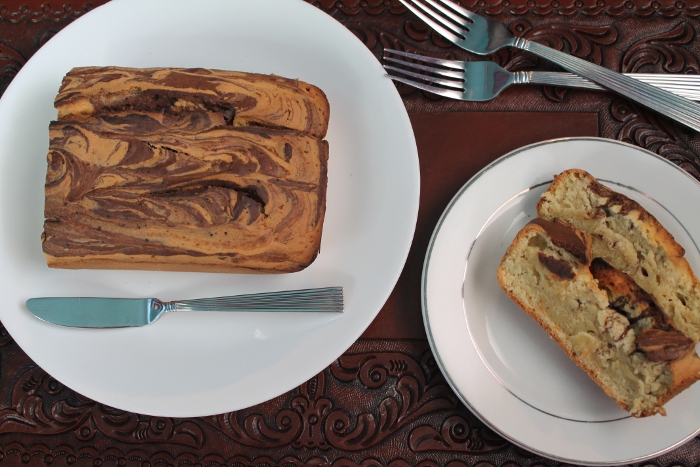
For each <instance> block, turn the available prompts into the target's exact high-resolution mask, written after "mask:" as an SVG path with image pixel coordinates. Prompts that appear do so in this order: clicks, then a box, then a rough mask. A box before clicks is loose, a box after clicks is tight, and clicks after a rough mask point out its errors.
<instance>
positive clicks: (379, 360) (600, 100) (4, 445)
mask: <svg viewBox="0 0 700 467" xmlns="http://www.w3.org/2000/svg"><path fill="white" fill-rule="evenodd" d="M290 1H291V0H290ZM102 3H104V0H99V1H95V2H92V3H86V2H83V1H76V2H71V3H61V2H51V3H41V2H39V1H35V0H28V1H12V2H9V1H5V2H4V3H3V4H2V5H0V91H2V90H4V89H5V87H6V86H7V85H8V84H9V82H10V81H11V80H12V79H13V77H14V76H15V75H16V74H17V72H18V71H19V69H20V68H21V67H22V66H23V65H24V63H25V62H26V61H27V60H28V59H29V58H30V57H31V55H32V54H33V53H34V52H35V51H36V50H37V49H38V48H39V47H41V46H42V45H43V44H44V43H46V41H48V40H49V39H50V38H51V37H52V36H53V35H55V34H56V33H57V32H58V31H59V30H60V29H61V28H63V27H65V26H66V25H67V24H69V23H70V22H71V21H73V20H75V19H76V18H78V17H80V16H82V15H83V14H85V13H87V12H89V10H90V9H92V8H95V7H97V6H99V5H101V4H102ZM311 3H312V4H314V5H315V6H317V7H318V8H320V9H322V10H323V11H325V12H326V13H328V14H329V15H331V16H333V17H334V18H335V19H337V20H338V21H339V22H341V23H342V24H343V25H344V26H345V27H347V28H348V29H350V30H351V31H352V32H353V33H355V35H356V36H357V37H358V38H359V39H360V40H361V41H362V42H363V43H364V44H365V45H366V46H367V47H368V48H369V49H371V50H372V51H373V52H374V53H375V55H377V57H379V56H380V55H381V50H382V49H383V48H384V47H391V48H398V49H402V50H407V51H417V52H420V53H424V54H430V55H434V56H438V57H445V58H459V59H474V58H475V57H472V56H470V55H469V54H467V53H465V52H463V51H461V50H459V49H457V48H456V47H453V46H452V45H451V44H449V43H447V42H445V41H444V40H443V39H441V38H440V37H439V36H437V35H436V34H433V33H431V31H430V30H429V29H428V28H427V27H426V25H425V24H423V23H422V22H420V21H418V20H417V19H416V18H415V17H414V16H413V15H412V14H410V13H409V12H407V11H406V10H405V9H404V8H403V7H402V6H401V5H400V3H398V1H397V0H363V1H360V0H333V1H331V0H319V1H312V2H311ZM461 3H462V4H463V5H464V6H466V7H467V8H469V9H472V10H474V11H476V12H478V13H481V14H484V15H487V16H489V17H492V18H495V19H498V20H500V21H503V22H504V23H505V24H507V25H508V27H509V28H510V29H511V31H513V32H514V33H515V34H516V35H518V36H524V37H527V38H529V39H533V40H537V41H539V42H543V43H546V44H548V45H550V46H552V47H555V48H558V49H561V50H565V51H567V52H569V53H572V54H574V55H577V56H579V57H582V58H585V59H586V60H589V61H592V62H595V63H600V64H603V65H605V66H607V67H609V68H611V69H614V70H618V71H623V72H657V73H693V74H697V73H699V72H700V61H699V60H700V59H699V57H700V45H699V43H698V39H697V35H698V32H699V31H700V24H699V19H700V0H464V1H462V2H461ZM192 8H197V2H195V1H192ZM488 58H489V59H491V60H494V61H496V62H498V63H500V64H501V65H502V66H504V67H506V68H508V69H510V70H526V69H539V70H549V69H553V67H552V66H551V65H549V64H547V63H545V62H541V61H540V60H538V59H537V58H536V57H534V56H532V55H529V54H527V53H525V52H522V51H518V50H501V51H499V52H498V53H497V54H494V55H493V56H491V57H488ZM399 91H400V92H401V94H402V96H403V98H404V102H405V105H406V108H407V109H408V111H409V113H410V116H411V122H412V123H413V126H414V131H415V135H416V141H417V144H418V149H419V155H420V166H421V183H422V185H421V202H420V211H419V216H418V225H417V228H416V236H415V240H414V243H413V247H412V249H411V252H410V254H409V258H408V261H407V265H406V268H405V269H404V272H403V274H402V276H401V278H400V279H399V282H398V284H397V286H396V288H395V290H394V292H393V293H392V295H391V297H390V299H389V301H388V302H387V304H386V305H385V307H384V308H383V309H382V311H381V312H380V314H379V316H378V317H377V319H376V320H375V321H374V322H373V323H372V325H371V326H370V327H369V329H368V330H367V331H366V332H365V334H364V335H363V338H362V339H360V340H358V341H357V342H356V343H355V344H354V345H353V346H352V347H351V348H350V349H348V351H347V352H346V353H345V354H344V355H343V356H341V357H340V358H338V360H336V362H335V363H333V365H331V366H330V367H329V368H327V369H326V370H324V371H323V372H321V373H320V374H318V375H317V376H316V377H314V378H313V379H311V380H310V381H308V382H307V383H305V384H304V385H302V386H301V387H299V388H297V389H295V390H293V391H291V392H289V393H287V394H283V395H281V396H279V397H277V398H275V399H273V400H271V401H268V402H266V403H264V404H261V405H259V406H256V407H251V408H249V409H245V410H241V411H238V412H233V413H227V414H221V415H218V416H213V417H201V418H193V419H177V418H160V417H149V416H143V415H138V414H132V413H126V412H122V411H119V410H115V409H113V408H110V407H106V406H103V405H101V404H98V403H96V402H94V401H91V400H89V399H86V398H84V397H81V396H80V395H78V394H76V393H75V392H73V391H72V390H70V389H69V388H66V387H65V386H63V385H62V384H61V383H60V382H59V381H57V380H55V379H54V378H52V377H51V376H50V375H48V374H46V373H45V372H44V371H43V370H42V369H41V368H38V367H37V366H36V365H35V364H34V363H33V362H32V361H31V360H29V358H28V357H27V356H26V355H25V354H24V353H23V352H22V350H21V349H19V347H18V346H17V345H16V344H15V343H14V342H13V340H12V338H11V336H9V335H8V334H7V332H6V331H5V330H4V328H0V465H30V466H45V465H52V466H53V465H57V466H64V465H73V466H95V467H100V466H105V467H107V466H110V467H111V466H119V467H124V466H130V467H132V466H133V467H135V466H139V467H149V466H153V467H155V466H162V467H166V466H223V465H226V466H237V467H248V466H256V467H299V466H302V465H304V466H307V465H308V466H333V467H359V466H362V467H385V466H390V467H464V466H476V465H478V466H483V467H487V466H499V467H500V466H504V467H505V466H507V467H511V466H512V467H515V466H536V465H538V466H539V465H548V466H554V465H556V464H558V463H557V462H554V461H551V460H547V459H543V458H541V457H538V456H535V455H533V454H531V453H528V452H527V451H524V450H522V449H519V448H517V447H515V446H514V445H512V444H510V443H508V442H506V441H504V440H503V439H501V438H500V437H499V436H497V435H496V434H494V433H493V432H491V431H490V430H489V429H487V428H485V427H484V426H483V425H482V424H481V423H480V422H479V421H478V420H477V419H476V418H475V417H474V416H473V415H472V414H471V413H470V412H469V411H467V410H466V408H464V406H462V405H461V404H460V403H459V401H458V400H457V398H456V397H455V395H454V394H453V392H452V391H451V390H450V389H449V387H448V386H447V385H446V383H445V381H444V379H443V378H442V376H441V375H440V372H439V370H438V369H437V367H436V364H435V360H434V359H433V357H432V355H431V353H430V350H429V347H428V344H427V341H426V340H425V332H424V330H423V327H422V321H421V317H420V302H419V300H420V293H419V281H420V274H421V265H422V261H423V255H424V253H425V249H426V247H427V242H428V239H429V237H430V234H431V233H432V229H433V227H434V225H435V223H436V221H437V219H438V217H439V216H440V214H441V212H442V209H443V208H444V207H445V206H446V204H447V203H448V201H449V200H450V198H451V197H452V196H453V194H454V193H455V192H456V191H457V190H458V189H459V187H460V186H462V185H463V184H464V183H465V182H466V181H467V180H468V179H469V177H471V176H472V175H473V174H474V173H476V172H477V171H478V170H480V169H481V168H482V167H484V166H485V165H486V164H487V163H489V162H490V161H492V160H494V159H496V158H498V157H500V156H501V155H503V154H505V153H507V152H508V151H510V150H513V149H516V148H518V147H520V146H523V145H525V144H529V143H533V142H537V141H541V140H545V139H549V138H555V137H562V136H585V135H599V136H603V137H606V138H612V139H617V140H621V141H626V142H629V143H632V144H635V145H637V146H640V147H643V148H646V149H649V150H651V151H653V152H656V153H658V154H661V155H662V156H664V157H666V158H668V159H669V160H672V161H673V162H675V163H676V164H678V165H680V166H681V167H683V168H685V169H686V170H688V171H689V172H690V173H691V174H692V175H694V176H695V177H696V178H700V158H699V157H698V156H699V155H700V135H698V134H697V133H692V132H690V131H688V130H685V129H684V128H682V127H679V126H678V125H675V124H673V123H672V122H670V121H668V120H666V119H664V118H661V117H659V116H658V115H656V114H654V113H653V112H648V111H645V110H643V109H641V108H639V107H638V106H636V105H635V104H633V103H630V102H628V101H627V100H625V99H622V98H618V97H615V96H613V95H611V94H607V93H596V92H588V91H572V90H565V89H558V88H551V87H541V86H531V87H519V88H517V89H516V88H510V89H508V90H506V91H505V92H504V93H503V94H502V95H501V96H499V97H498V98H497V99H495V100H493V101H491V102H486V103H465V102H458V101H448V100H445V99H439V98H435V97H434V96H430V95H427V94H424V93H422V92H419V91H415V90H413V89H410V88H408V87H404V86H399ZM630 170H634V167H630ZM696 202H697V201H696V200H688V203H693V204H695V203H696ZM644 464H647V465H655V466H672V465H698V464H700V439H693V440H691V441H690V442H689V443H688V444H686V445H685V446H683V447H681V448H679V449H677V450H675V451H672V452H670V453H668V454H665V455H663V456H661V457H659V458H656V459H653V460H651V461H648V462H645V463H644Z"/></svg>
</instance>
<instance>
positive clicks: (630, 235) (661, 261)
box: [537, 169, 700, 343]
mask: <svg viewBox="0 0 700 467" xmlns="http://www.w3.org/2000/svg"><path fill="white" fill-rule="evenodd" d="M537 214H538V216H539V217H541V218H543V219H549V220H553V219H559V220H562V221H565V222H568V223H571V224H572V225H573V226H575V227H576V228H577V229H579V230H581V231H582V232H585V233H587V234H589V235H591V237H592V240H593V256H594V257H597V258H602V259H604V260H605V261H606V262H607V263H609V264H610V265H612V266H613V267H615V268H616V269H619V270H620V271H622V272H624V273H626V274H628V275H629V276H630V278H632V280H633V281H634V282H635V283H636V284H637V285H639V286H640V287H641V288H642V289H644V290H645V291H646V292H648V293H649V294H650V295H651V296H652V297H654V300H655V301H656V302H657V303H658V305H659V307H660V308H661V310H663V312H664V314H665V315H667V316H668V317H669V319H670V320H671V322H672V323H673V325H674V326H675V327H676V328H678V329H679V330H680V331H682V332H683V333H684V334H686V335H687V336H689V337H690V338H692V339H693V341H695V342H696V343H697V342H700V283H699V282H698V279H697V277H696V276H695V274H694V273H693V271H692V269H691V268H690V265H689V264H688V261H687V260H686V259H685V258H684V254H685V250H684V249H683V247H681V246H680V245H679V244H678V243H677V242H676V240H675V239H674V238H673V236H672V235H671V234H670V233H669V232H668V231H667V230H666V229H665V228H664V227H663V226H662V225H661V224H660V223H659V222H658V221H657V220H656V219H655V218H654V217H653V216H652V215H651V214H649V213H648V212H647V211H646V210H645V209H644V208H643V207H642V206H640V205H639V203H637V202H636V201H633V200H631V199H629V198H627V197H626V196H624V195H622V194H620V193H617V192H615V191H613V190H611V189H609V188H607V187H606V186H604V185H602V184H600V183H599V182H598V181H596V180H595V178H593V177H592V176H591V175H590V174H589V173H587V172H585V171H583V170H579V169H572V170H567V171H565V172H562V173H561V174H559V175H557V176H556V177H555V179H554V181H553V182H552V184H551V186H550V187H549V189H548V190H547V191H546V192H545V193H544V194H543V195H542V197H541V198H540V201H539V203H538V205H537Z"/></svg>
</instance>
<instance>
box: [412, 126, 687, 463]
mask: <svg viewBox="0 0 700 467" xmlns="http://www.w3.org/2000/svg"><path fill="white" fill-rule="evenodd" d="M567 141H592V142H597V143H605V144H611V145H620V146H624V147H627V148H632V149H635V150H638V151H641V152H644V153H646V154H648V155H651V156H653V157H654V158H656V159H658V160H660V161H663V162H664V163H666V164H667V165H669V166H671V167H673V168H674V169H675V170H677V171H680V172H681V173H682V174H683V175H685V176H686V177H687V178H689V179H690V180H691V181H693V182H694V183H695V184H696V185H697V186H698V187H699V188H700V182H699V181H698V180H696V179H695V178H693V177H692V176H691V175H690V174H689V173H688V172H686V171H685V170H683V169H682V168H680V167H678V166H677V165H676V164H674V163H673V162H671V161H669V160H668V159H665V158H664V157H661V156H659V155H658V154H655V153H653V152H651V151H649V150H648V149H644V148H641V147H639V146H635V145H633V144H630V143H627V142H624V141H618V140H613V139H609V138H602V137H594V136H581V137H562V138H553V139H548V140H544V141H539V142H536V143H532V144H528V145H525V146H522V147H520V148H517V149H514V150H513V151H510V152H508V153H506V154H504V155H503V156H501V157H499V158H497V159H496V160H494V161H492V162H491V163H489V164H488V165H487V166H486V167H484V168H483V169H481V170H479V171H478V172H477V173H476V174H474V175H473V176H472V177H471V178H470V179H469V180H467V181H466V182H465V184H464V185H462V187H460V189H459V190H458V191H457V193H456V194H455V195H454V196H453V197H452V199H450V202H449V203H448V205H447V207H446V208H445V209H444V211H443V212H442V214H441V215H440V218H439V220H438V222H437V224H436V226H435V228H434V229H433V233H432V234H431V236H430V241H429V243H428V248H427V251H426V254H425V258H424V261H423V270H422V273H421V314H422V316H423V325H424V327H425V331H426V335H427V338H428V345H429V347H430V350H431V352H432V353H433V357H434V358H435V361H436V363H437V365H438V368H440V372H441V373H442V375H443V376H444V377H445V380H446V381H447V384H448V385H449V386H450V388H451V389H452V390H453V391H454V392H455V395H456V396H457V398H458V399H459V400H460V401H461V402H462V403H463V404H464V405H465V406H466V407H467V408H468V409H469V411H470V412H471V413H473V414H474V415H475V416H476V417H477V418H478V419H479V420H480V421H481V422H482V423H484V424H485V425H486V426H487V427H489V429H491V430H493V431H494V432H496V433H497V434H498V435H499V436H502V437H503V438H505V439H506V440H508V441H509V442H511V443H513V444H515V445H516V446H519V447H521V448H523V449H526V450H528V451H530V452H533V453H535V454H537V455H540V456H542V457H545V458H547V459H552V460H555V461H559V462H565V463H572V464H580V465H588V466H598V465H625V464H629V463H635V462H641V461H644V460H647V459H650V458H653V457H657V456H660V455H662V454H665V453H667V452H669V451H672V450H674V449H676V448H678V447H680V446H682V445H683V444H685V443H686V442H688V441H689V440H691V439H692V438H694V437H695V436H697V435H698V434H700V427H698V428H697V429H696V431H694V432H693V433H692V434H690V435H688V436H687V437H685V438H683V439H682V440H680V441H677V442H676V443H674V444H672V445H671V446H668V447H666V448H664V449H661V450H659V451H657V452H654V453H650V454H646V455H643V456H638V457H634V458H629V459H624V460H618V461H612V462H607V463H605V464H602V463H600V462H590V461H582V460H580V459H575V458H568V457H564V456H558V455H552V454H549V453H547V452H544V451H543V450H541V449H538V448H534V447H531V446H529V445H527V444H526V443H523V442H521V441H519V440H518V439H516V438H514V437H513V436H511V435H509V434H508V433H505V432H504V431H503V430H501V429H500V428H499V427H497V426H495V425H494V424H493V423H491V422H490V421H489V420H488V419H487V418H486V417H485V416H484V415H483V414H482V413H480V412H479V411H478V410H477V409H476V408H475V407H474V406H473V405H472V404H471V403H470V402H469V400H468V399H467V398H466V397H465V396H464V394H462V392H461V391H460V389H459V388H458V387H457V385H456V384H455V382H454V381H453V379H452V377H451V376H450V374H449V372H448V371H447V369H446V368H445V364H444V363H443V361H442V358H441V356H440V354H439V352H438V349H437V344H436V342H435V338H434V336H433V333H432V331H431V326H430V318H429V311H428V305H427V279H428V268H429V265H430V259H431V256H432V252H433V248H434V246H435V241H436V239H437V236H438V234H439V233H440V230H441V228H442V225H443V223H444V222H445V219H446V218H447V216H448V215H449V214H450V212H451V210H452V208H453V207H454V205H455V204H456V203H457V201H458V200H459V199H460V198H461V197H462V196H463V194H464V193H465V192H466V190H467V189H468V188H469V187H470V186H471V185H473V183H474V182H475V181H476V180H478V179H479V178H480V177H481V176H482V175H483V174H484V173H485V172H486V171H488V170H490V169H491V168H493V167H494V166H496V165H498V164H500V163H502V162H504V161H505V160H507V159H510V158H512V157H514V156H516V155H518V154H519V153H522V152H525V151H528V150H530V149H534V148H536V147H540V146H547V145H551V144H556V143H561V142H567ZM691 238H692V236H691ZM460 296H461V294H460ZM470 342H471V337H470ZM471 345H472V346H473V345H474V344H473V342H471ZM480 364H481V365H483V366H484V367H485V368H486V369H487V370H488V367H486V366H485V365H484V363H483V361H481V362H480ZM511 396H512V397H515V398H516V399H517V396H515V395H513V394H511ZM521 403H524V402H522V401H521Z"/></svg>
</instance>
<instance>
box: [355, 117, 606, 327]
mask: <svg viewBox="0 0 700 467" xmlns="http://www.w3.org/2000/svg"><path fill="white" fill-rule="evenodd" d="M409 116H410V118H411V123H412V125H413V132H414V134H415V137H416V144H417V146H418V154H419V157H420V171H421V175H420V178H421V196H420V207H419V211H418V221H417V223H416V233H415V237H414V239H413V245H412V246H411V251H410V253H409V254H408V259H407V261H406V266H405V267H404V270H403V272H402V273H401V277H400V278H399V281H398V283H397V284H396V287H395V288H394V291H393V292H392V293H391V296H390V297H389V300H388V301H387V303H386V304H385V305H384V307H383V308H382V310H381V311H380V312H379V315H378V316H377V318H376V319H375V320H374V321H373V322H372V324H371V325H370V326H369V328H368V329H367V330H366V331H365V333H364V334H363V335H362V337H365V338H381V339H412V338H425V330H424V328H423V318H422V316H421V304H420V296H421V295H420V281H421V272H422V265H423V258H424V257H425V252H426V249H427V247H428V242H429V241H430V236H431V235H432V233H433V229H434V227H435V225H436V224H437V221H438V219H439V218H440V215H441V214H442V211H443V210H444V209H445V207H446V206H447V204H448V203H449V201H450V199H452V196H454V194H455V193H457V191H458V190H459V188H460V187H461V186H462V185H464V183H466V182H467V180H469V179H470V178H471V177H472V176H473V175H474V174H476V173H477V172H478V171H479V170H481V169H482V168H484V167H486V166H487V165H488V164H489V163H490V162H492V161H494V160H496V159H498V158H499V157H501V156H503V155H504V154H507V153H508V152H510V151H512V150H514V149H517V148H519V147H522V146H525V145H528V144H532V143H536V142H538V141H544V140H548V139H553V138H562V137H571V136H597V135H598V115H597V114H595V113H576V112H569V113H566V114H564V113H557V112H478V113H477V112H444V113H436V112H415V113H411V114H410V115H409Z"/></svg>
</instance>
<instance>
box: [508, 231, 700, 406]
mask: <svg viewBox="0 0 700 467" xmlns="http://www.w3.org/2000/svg"><path fill="white" fill-rule="evenodd" d="M592 256H593V255H592V251H591V237H590V236H589V235H588V234H585V233H582V232H580V231H578V230H576V229H574V228H571V227H570V226H569V225H568V224H565V223H562V222H559V221H556V222H552V221H547V220H543V219H535V220H533V221H532V222H531V223H530V224H528V225H527V226H525V227H524V228H523V229H522V230H521V231H520V232H519V233H518V235H517V236H516V238H515V240H514V241H513V243H512V244H511V246H510V247H509V248H508V251H507V252H506V254H505V256H504V257H503V260H502V262H501V265H500V267H499V269H498V280H499V283H500V284H501V287H503V289H504V291H505V292H506V293H507V294H508V296H510V297H511V298H512V299H513V300H514V301H515V302H516V303H517V304H518V305H519V306H520V307H521V308H522V309H523V310H525V311H526V312H527V313H528V314H529V315H530V316H532V317H533V318H534V319H535V320H536V321H537V322H538V323H539V324H540V325H541V326H542V327H543V328H544V329H545V330H546V331H547V333H548V334H549V335H550V336H551V337H552V338H553V339H554V340H555V341H556V342H557V343H558V344H559V345H560V346H561V347H562V348H563V349H564V350H565V351H566V353H567V354H568V355H569V356H570V357H571V358H572V359H573V360H574V361H575V362H576V363H577V364H578V365H579V366H580V367H581V368H582V369H583V370H584V371H586V373H588V375H589V376H590V377H591V378H592V379H593V380H594V381H596V383H598V385H599V386H600V387H601V388H602V389H603V390H604V391H605V392H606V394H608V395H609V396H610V397H612V398H613V399H614V400H615V401H616V402H617V403H618V404H619V405H620V406H621V407H622V408H623V409H625V410H628V411H629V412H631V413H632V415H634V416H636V417H644V416H648V415H653V414H655V413H662V414H663V413H665V412H664V409H663V407H662V406H663V404H664V403H666V402H667V401H668V400H669V399H671V398H672V397H673V396H675V395H676V394H678V393H679V392H680V391H682V390H683V389H685V388H687V387H688V386H690V385H691V384H692V383H693V382H695V381H697V380H698V379H700V358H698V356H697V355H696V353H695V350H694V343H693V341H692V340H691V339H690V338H688V337H686V336H685V335H684V334H683V333H681V332H680V331H678V330H676V329H675V328H674V326H673V324H672V323H670V322H669V321H668V320H667V319H665V317H664V315H663V312H661V311H660V310H659V308H658V306H657V305H656V303H655V301H654V299H653V298H652V297H651V296H649V295H648V294H646V293H645V292H644V291H643V290H642V289H641V288H639V287H638V286H637V285H636V284H635V283H634V282H633V281H632V280H631V279H629V277H628V276H627V275H626V274H624V273H622V272H620V271H618V270H616V269H615V268H613V267H611V266H610V265H608V264H607V263H605V262H604V261H602V260H599V259H596V260H594V261H593V262H592V264H591V258H592Z"/></svg>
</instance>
